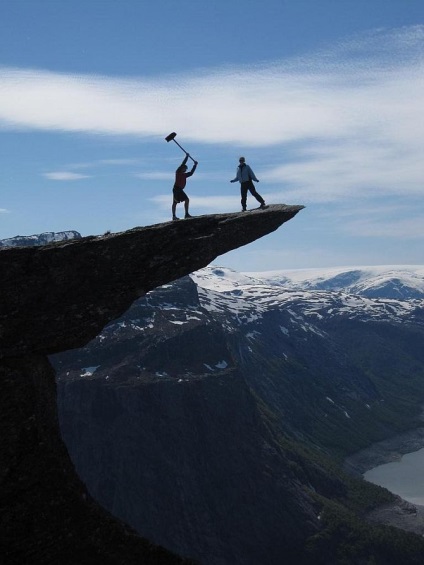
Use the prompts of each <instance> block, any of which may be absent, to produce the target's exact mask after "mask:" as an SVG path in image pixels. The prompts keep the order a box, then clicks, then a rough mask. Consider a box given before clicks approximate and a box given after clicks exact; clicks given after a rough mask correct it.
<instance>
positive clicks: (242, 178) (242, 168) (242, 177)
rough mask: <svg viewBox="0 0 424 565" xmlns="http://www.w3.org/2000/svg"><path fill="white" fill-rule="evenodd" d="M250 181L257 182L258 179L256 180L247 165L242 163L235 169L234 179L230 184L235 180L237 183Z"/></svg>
mask: <svg viewBox="0 0 424 565" xmlns="http://www.w3.org/2000/svg"><path fill="white" fill-rule="evenodd" d="M250 179H252V180H254V181H256V182H259V181H258V179H257V178H256V175H255V173H254V172H253V171H252V169H251V168H250V167H249V165H246V163H243V164H242V165H239V166H238V167H237V172H236V178H235V179H233V180H232V181H231V182H236V181H237V180H238V181H239V182H246V181H248V180H250Z"/></svg>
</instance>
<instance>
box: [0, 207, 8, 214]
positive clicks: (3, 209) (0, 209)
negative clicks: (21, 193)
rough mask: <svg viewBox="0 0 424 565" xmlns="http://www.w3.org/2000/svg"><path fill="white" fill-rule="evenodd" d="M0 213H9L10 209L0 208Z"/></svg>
mask: <svg viewBox="0 0 424 565" xmlns="http://www.w3.org/2000/svg"><path fill="white" fill-rule="evenodd" d="M0 214H10V210H7V209H6V208H0Z"/></svg>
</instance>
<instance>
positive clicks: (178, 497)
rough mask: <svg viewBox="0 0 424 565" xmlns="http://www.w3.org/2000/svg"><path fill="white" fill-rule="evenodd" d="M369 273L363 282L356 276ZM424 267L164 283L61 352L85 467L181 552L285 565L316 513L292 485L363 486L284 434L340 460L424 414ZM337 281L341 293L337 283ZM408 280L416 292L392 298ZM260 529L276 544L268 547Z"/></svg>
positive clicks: (215, 270) (68, 410)
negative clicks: (342, 479)
mask: <svg viewBox="0 0 424 565" xmlns="http://www.w3.org/2000/svg"><path fill="white" fill-rule="evenodd" d="M354 271H355V272H356V273H357V275H356V276H355V280H356V282H355V284H356V285H357V284H359V281H360V282H361V284H362V285H363V287H362V288H363V292H362V291H359V290H357V291H356V293H353V292H352V288H353V284H354V282H353V278H354V277H353V276H350V275H346V276H345V277H344V279H343V274H344V273H350V272H354ZM296 273H297V276H296ZM422 273H423V268H422V267H408V268H406V267H399V268H393V267H390V268H380V267H379V268H376V269H370V268H367V269H366V270H365V269H364V270H360V269H345V270H343V269H341V270H326V271H323V270H321V271H319V272H317V271H315V272H313V273H312V274H308V275H306V273H305V271H303V272H302V273H301V274H299V273H298V272H293V271H292V272H290V276H289V274H288V272H284V273H281V272H279V273H277V274H276V273H272V274H269V273H266V274H264V273H237V272H235V271H232V270H230V269H227V268H221V267H218V266H209V267H207V268H205V269H202V270H201V271H197V272H195V273H192V274H191V275H190V277H184V278H182V279H179V280H177V281H174V282H173V283H171V284H168V285H164V286H162V287H160V288H157V289H155V290H154V291H152V292H150V293H148V294H147V295H146V296H145V297H142V298H140V299H138V300H137V301H136V302H135V303H134V304H133V305H132V307H131V308H130V309H129V310H128V311H127V312H126V313H125V314H124V315H123V316H122V317H121V318H120V319H118V320H116V321H114V322H112V323H111V324H109V325H108V326H107V327H106V328H104V330H103V331H102V332H101V334H100V335H99V336H97V337H96V339H94V340H93V341H92V342H90V343H89V344H87V346H86V347H84V348H82V349H79V350H72V351H68V352H65V353H61V354H59V355H56V356H54V358H53V359H52V362H53V363H54V366H55V368H56V371H57V380H58V399H59V412H60V418H61V428H62V432H63V437H64V439H65V442H66V443H67V445H68V448H69V451H70V453H71V455H72V458H73V461H74V463H75V466H76V468H77V470H78V472H79V474H80V476H81V477H82V478H83V480H84V482H85V483H86V484H87V485H88V487H89V489H90V491H91V492H92V493H93V494H94V496H95V498H96V499H97V500H99V501H100V502H101V503H102V504H103V505H104V506H105V507H106V508H107V509H108V510H110V511H111V512H112V513H113V514H115V515H117V516H118V517H120V518H122V519H124V520H125V521H128V522H129V523H130V524H131V525H132V526H134V527H135V528H136V529H137V530H138V531H139V532H140V533H141V534H142V535H144V536H146V537H148V538H149V539H152V540H154V541H156V542H157V543H160V544H161V545H164V546H165V547H168V548H171V549H173V550H175V551H177V552H178V553H179V554H182V555H185V554H190V555H194V556H195V557H198V558H199V559H200V560H201V561H202V562H203V563H205V564H207V565H212V564H214V563H218V562H219V563H223V564H225V565H227V564H228V565H229V564H230V563H231V565H234V564H237V565H238V564H240V565H241V564H243V565H247V564H248V565H253V564H254V565H257V563H273V564H274V563H275V564H276V563H280V562H281V555H278V556H276V555H272V556H271V555H270V554H269V553H267V551H266V550H265V549H264V548H273V547H277V545H276V544H278V543H279V542H278V540H279V539H280V538H281V535H282V533H281V532H286V534H287V532H288V531H289V528H290V526H291V525H292V523H293V516H294V514H293V512H294V508H297V507H302V508H303V502H301V501H299V500H298V501H297V502H293V499H292V498H291V497H290V496H289V495H288V494H287V491H286V490H285V489H286V488H288V489H289V490H290V489H293V491H295V490H296V488H295V487H294V484H296V485H299V484H301V485H303V487H302V488H306V489H310V488H313V489H314V491H315V492H317V493H319V494H321V495H324V496H328V497H330V498H331V497H333V496H334V497H336V498H337V500H340V496H342V497H343V495H342V494H341V493H342V492H344V489H345V488H347V487H345V486H343V487H341V486H340V483H339V482H338V481H339V479H338V478H337V479H336V478H335V477H334V476H333V475H331V473H330V474H329V475H326V476H323V475H322V473H321V474H320V473H318V470H317V467H316V460H315V459H314V462H313V463H308V464H307V465H306V466H304V464H303V463H302V464H299V461H300V459H299V458H298V457H297V456H295V455H294V453H295V452H296V449H297V448H294V447H293V448H292V447H290V445H292V444H289V445H286V444H285V445H286V447H284V449H283V451H282V452H281V451H279V450H280V447H278V448H276V446H277V443H274V441H277V439H276V438H279V437H281V434H282V435H283V436H284V437H285V438H288V439H287V441H289V442H295V443H296V445H297V444H298V445H300V446H301V448H300V449H301V450H303V449H304V448H307V449H310V450H316V451H317V452H318V453H320V454H323V453H325V454H326V455H329V456H331V457H333V456H334V457H335V458H337V460H338V461H340V460H341V459H342V458H343V457H345V456H346V455H348V454H351V453H353V452H355V451H357V450H359V449H361V448H363V447H366V446H368V445H370V444H372V443H373V442H376V441H379V440H381V439H384V438H387V437H390V436H392V435H395V434H397V433H399V432H401V431H404V430H407V429H410V428H413V427H416V426H418V425H420V424H421V423H422V421H421V413H422V404H423V402H424V348H423V347H422V344H423V341H424V298H422V295H421V294H420V293H421V292H422V288H423V275H422ZM335 277H339V279H338V280H339V284H338V285H334V284H333V287H334V286H335V287H336V289H334V288H332V289H330V290H329V289H323V288H322V286H323V285H324V283H325V281H331V280H333V279H334V278H335ZM342 280H344V281H345V283H344V285H342V284H341V282H340V281H342ZM393 280H397V281H399V283H397V284H398V287H399V288H406V287H408V288H409V289H411V288H414V289H415V291H416V294H414V297H413V298H405V297H402V299H397V300H396V299H393V298H390V297H387V296H386V294H387V288H389V287H390V285H392V284H393ZM349 281H350V282H349ZM378 281H380V282H378ZM381 281H385V282H384V284H382V283H381ZM411 281H414V283H413V284H412V282H411ZM333 282H334V280H333ZM331 284H332V283H329V286H331ZM355 289H358V287H355ZM368 289H374V292H375V294H377V296H369V295H367V292H368ZM380 294H381V296H380ZM268 433H270V434H271V435H272V438H273V439H272V440H271V439H270V437H269V435H268ZM278 441H279V440H278ZM285 449H287V450H288V451H284V450H285ZM302 452H303V451H302ZM281 453H284V456H283V459H281V458H280V454H281ZM287 453H288V454H287ZM302 457H303V456H302ZM314 457H315V456H314ZM286 458H288V459H289V462H287V460H286ZM123 462H125V464H123ZM311 465H312V466H311ZM324 475H325V473H324ZM288 477H291V478H292V479H293V477H294V479H293V480H294V482H291V480H292V479H289V478H288ZM281 478H283V485H284V486H282V487H281V488H280V486H278V484H279V483H278V481H279V480H280V479H281ZM252 485H253V486H252ZM227 487H228V488H227ZM277 487H278V488H277ZM246 493H250V494H249V496H246ZM255 493H260V494H258V496H256V494H255ZM367 497H368V494H367V496H366V497H365V499H367ZM232 500H237V501H238V502H237V503H235V504H234V505H232V504H231V501H232ZM245 500H248V504H247V507H246V508H245V507H244V506H243V502H240V501H245ZM288 500H290V502H288ZM252 503H254V504H257V506H255V508H254V511H252V507H251V504H252ZM240 504H241V506H240ZM287 506H288V507H289V516H288V517H285V518H283V517H281V516H279V517H277V518H275V516H277V515H278V513H279V512H280V511H281V509H284V508H286V507H287ZM160 509H162V510H160ZM234 509H236V510H235V513H234V514H232V511H233V510H234ZM294 522H296V521H295V520H294ZM277 523H279V526H278V527H277V528H276V529H275V524H277ZM175 524H179V525H180V526H181V527H180V529H179V533H178V535H177V536H176V535H175V534H174V525H175ZM222 524H225V528H224V530H225V535H222V533H221V532H218V531H217V529H219V528H220V527H221V525H222ZM259 524H260V525H261V526H263V527H262V528H260V527H259ZM302 524H304V523H303V522H302ZM296 528H297V530H296V529H295V531H293V532H290V533H289V534H287V535H288V536H289V537H290V536H293V535H295V534H296V531H297V532H298V531H299V527H298V526H296ZM301 528H303V526H301ZM240 533H241V538H240V539H239V534H240ZM246 539H249V540H252V547H255V548H259V547H260V548H261V549H262V550H264V552H265V553H264V554H263V555H261V557H260V558H258V557H257V556H256V557H255V556H254V555H253V554H252V553H251V551H249V550H248V549H247V547H246V544H245V540H246ZM240 540H241V541H240ZM239 542H240V543H239ZM234 548H236V551H235V549H234ZM292 562H295V561H292ZM324 562H330V561H324Z"/></svg>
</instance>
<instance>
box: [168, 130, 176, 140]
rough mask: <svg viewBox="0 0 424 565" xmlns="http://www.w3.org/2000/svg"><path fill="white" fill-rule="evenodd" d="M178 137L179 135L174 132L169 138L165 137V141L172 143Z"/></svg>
mask: <svg viewBox="0 0 424 565" xmlns="http://www.w3.org/2000/svg"><path fill="white" fill-rule="evenodd" d="M176 135H177V134H176V133H175V131H173V132H172V133H170V134H169V135H167V136H166V137H165V139H166V141H172V140H173V139H174V138H175V136H176Z"/></svg>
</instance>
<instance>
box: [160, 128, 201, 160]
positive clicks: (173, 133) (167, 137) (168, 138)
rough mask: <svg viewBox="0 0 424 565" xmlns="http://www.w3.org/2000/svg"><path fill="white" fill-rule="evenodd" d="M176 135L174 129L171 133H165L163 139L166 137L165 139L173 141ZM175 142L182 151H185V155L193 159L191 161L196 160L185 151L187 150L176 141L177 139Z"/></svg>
mask: <svg viewBox="0 0 424 565" xmlns="http://www.w3.org/2000/svg"><path fill="white" fill-rule="evenodd" d="M176 135H177V134H176V133H175V131H173V132H172V133H170V134H169V135H167V136H166V137H165V139H166V141H175V137H176ZM175 143H176V144H177V145H178V147H179V148H180V149H182V150H183V151H184V153H185V154H186V155H188V156H189V157H190V159H191V160H192V161H193V163H195V162H196V161H195V160H194V159H193V157H192V156H191V155H190V154H189V153H187V151H186V150H185V149H184V147H181V145H180V144H179V143H178V141H175Z"/></svg>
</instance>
